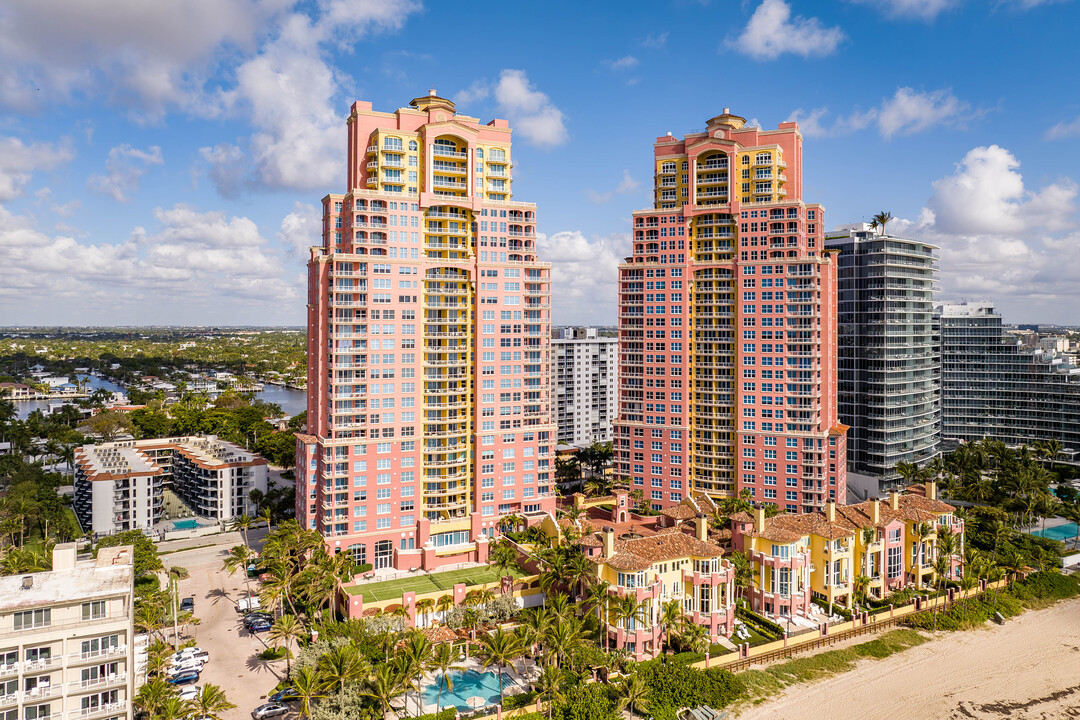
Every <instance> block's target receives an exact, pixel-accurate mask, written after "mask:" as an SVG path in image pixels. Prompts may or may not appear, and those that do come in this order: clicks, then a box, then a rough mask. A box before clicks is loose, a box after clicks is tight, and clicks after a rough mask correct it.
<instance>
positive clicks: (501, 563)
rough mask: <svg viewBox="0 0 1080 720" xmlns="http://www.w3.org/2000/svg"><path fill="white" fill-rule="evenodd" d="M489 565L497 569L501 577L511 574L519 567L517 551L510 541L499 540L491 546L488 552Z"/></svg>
mask: <svg viewBox="0 0 1080 720" xmlns="http://www.w3.org/2000/svg"><path fill="white" fill-rule="evenodd" d="M488 565H490V566H491V567H492V569H494V570H495V572H496V573H497V574H498V575H499V577H500V578H502V577H505V576H507V575H509V574H510V571H511V570H514V569H516V568H517V567H518V559H517V551H516V550H514V548H513V547H512V546H511V545H510V543H508V542H506V541H503V540H498V541H496V542H495V544H494V545H493V546H492V547H491V552H490V553H489V554H488Z"/></svg>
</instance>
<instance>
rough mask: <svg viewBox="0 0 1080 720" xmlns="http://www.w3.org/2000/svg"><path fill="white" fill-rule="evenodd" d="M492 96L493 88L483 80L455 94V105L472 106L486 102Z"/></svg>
mask: <svg viewBox="0 0 1080 720" xmlns="http://www.w3.org/2000/svg"><path fill="white" fill-rule="evenodd" d="M490 95H491V87H490V86H489V85H488V84H487V83H486V82H485V81H483V80H477V81H476V82H474V83H473V84H472V85H470V86H469V87H467V88H465V89H464V90H459V91H458V92H457V93H455V94H454V97H453V100H454V103H455V105H471V104H472V103H475V102H479V101H481V100H486V99H487V98H488V97H489V96H490Z"/></svg>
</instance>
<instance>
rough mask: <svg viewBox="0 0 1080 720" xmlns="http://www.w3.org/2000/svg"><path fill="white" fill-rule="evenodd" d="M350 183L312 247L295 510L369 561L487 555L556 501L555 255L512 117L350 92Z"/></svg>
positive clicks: (436, 561) (443, 561) (333, 200)
mask: <svg viewBox="0 0 1080 720" xmlns="http://www.w3.org/2000/svg"><path fill="white" fill-rule="evenodd" d="M347 133H348V155H347V158H346V162H347V170H348V172H347V185H346V191H345V192H344V193H343V194H340V195H337V194H334V195H327V196H326V197H325V198H324V199H323V203H322V205H323V227H322V244H321V245H320V246H319V247H314V248H312V250H311V260H310V262H309V263H308V411H307V417H308V431H307V434H305V435H302V436H300V438H299V442H298V448H297V450H298V453H297V476H296V487H297V493H296V498H297V507H296V512H297V517H298V518H299V519H300V521H301V522H302V523H303V525H304V527H309V528H312V529H314V530H318V531H319V532H320V533H321V534H322V535H323V536H324V537H325V538H326V542H327V545H328V546H329V548H330V550H331V552H348V553H350V554H351V555H353V557H354V558H355V560H356V562H357V563H365V562H367V563H372V564H373V565H374V566H375V568H376V569H380V568H389V567H395V568H398V569H406V570H407V569H410V568H414V567H416V568H426V569H430V568H433V567H438V566H442V565H447V564H454V563H460V562H463V561H478V562H483V561H485V560H486V558H487V547H488V541H489V540H490V538H492V537H494V536H495V535H497V534H498V523H499V518H501V517H504V516H506V515H510V514H515V515H519V516H521V515H523V516H526V517H528V516H530V515H534V516H539V515H540V514H542V513H546V512H550V511H553V510H554V503H555V498H554V495H553V494H552V493H553V491H552V487H553V484H554V467H553V466H554V459H553V447H554V445H555V439H556V438H555V427H554V424H553V422H552V416H551V395H550V384H551V368H550V363H551V358H550V352H551V310H550V293H551V290H550V279H551V278H550V273H551V269H550V265H549V264H548V263H543V262H540V261H539V259H538V258H537V255H536V223H537V218H536V205H535V204H533V203H527V202H521V201H518V200H514V199H513V192H512V189H511V185H512V182H513V178H512V174H511V168H512V167H513V164H512V160H513V156H512V151H511V131H510V127H509V126H508V124H507V122H506V121H505V120H492V121H491V122H489V123H486V124H483V123H481V122H479V120H478V119H477V118H473V117H469V116H468V115H464V114H462V113H459V112H458V111H457V109H456V108H455V106H454V103H453V102H451V101H449V100H446V99H444V98H441V97H438V96H437V95H435V93H434V91H433V92H432V93H431V94H430V95H428V96H424V97H419V98H416V99H414V100H412V102H410V103H409V107H405V108H400V109H398V110H395V111H394V112H379V111H375V110H373V109H372V106H371V103H366V102H357V103H354V104H353V106H352V112H351V114H350V116H349V119H348V123H347Z"/></svg>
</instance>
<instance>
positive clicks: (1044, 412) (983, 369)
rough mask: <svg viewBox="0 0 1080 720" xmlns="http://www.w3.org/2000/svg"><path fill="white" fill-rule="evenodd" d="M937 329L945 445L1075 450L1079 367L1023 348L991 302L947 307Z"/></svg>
mask: <svg viewBox="0 0 1080 720" xmlns="http://www.w3.org/2000/svg"><path fill="white" fill-rule="evenodd" d="M936 313H937V315H938V321H939V323H940V327H941V366H942V373H941V375H942V382H941V386H942V423H941V435H942V439H943V442H944V443H945V444H947V445H950V446H955V445H956V444H957V443H959V442H961V441H966V442H971V441H974V440H982V439H983V438H990V439H992V440H1001V441H1002V442H1004V443H1006V444H1008V445H1024V444H1027V445H1031V444H1032V443H1034V442H1035V441H1037V440H1057V441H1059V442H1060V443H1061V444H1062V445H1063V446H1064V447H1065V448H1066V449H1069V450H1072V451H1077V450H1080V367H1078V366H1077V362H1076V357H1075V356H1073V355H1069V354H1066V353H1061V352H1058V351H1056V350H1053V349H1035V350H1029V349H1025V348H1024V347H1023V346H1022V345H1021V344H1020V341H1019V340H1018V339H1017V338H1014V337H1012V336H1011V335H1010V334H1009V333H1008V332H1006V330H1005V328H1004V326H1003V325H1002V322H1001V315H999V314H998V313H997V312H995V310H994V305H993V303H991V302H985V301H983V302H967V303H946V304H943V305H941V306H940V307H938V308H937V310H936Z"/></svg>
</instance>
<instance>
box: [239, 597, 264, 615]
mask: <svg viewBox="0 0 1080 720" xmlns="http://www.w3.org/2000/svg"><path fill="white" fill-rule="evenodd" d="M259 607H260V605H259V598H258V596H256V595H252V596H251V597H246V598H240V599H239V600H237V601H236V612H241V613H246V612H251V611H252V610H258V609H259Z"/></svg>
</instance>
